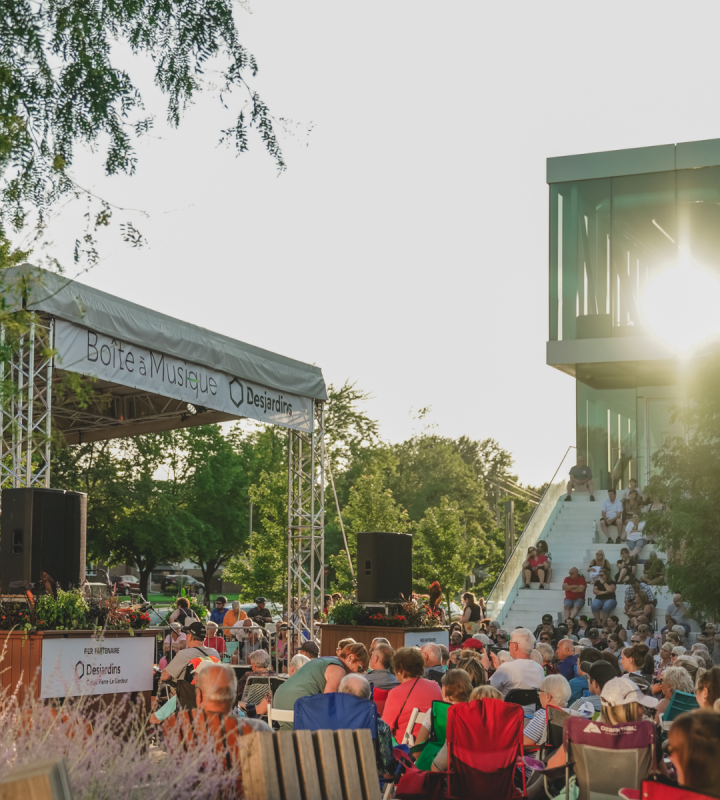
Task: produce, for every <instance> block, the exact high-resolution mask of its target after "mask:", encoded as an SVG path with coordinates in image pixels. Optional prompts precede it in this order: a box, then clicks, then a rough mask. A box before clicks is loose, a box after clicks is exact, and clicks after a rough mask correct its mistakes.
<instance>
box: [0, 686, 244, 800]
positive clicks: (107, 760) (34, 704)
mask: <svg viewBox="0 0 720 800" xmlns="http://www.w3.org/2000/svg"><path fill="white" fill-rule="evenodd" d="M18 689H19V686H18V687H16V689H15V691H14V692H13V693H8V692H4V693H2V694H0V780H2V779H3V778H5V777H7V776H8V775H9V773H10V772H11V771H12V770H13V769H14V768H15V767H19V766H25V765H27V764H30V763H32V762H34V761H37V760H39V759H46V758H53V757H58V756H59V757H63V758H65V759H66V762H67V766H68V773H69V777H70V784H71V788H72V792H73V798H74V800H117V798H118V797H122V798H124V800H146V799H147V800H208V798H231V797H232V798H235V797H239V796H241V794H242V790H241V785H240V767H239V764H238V763H237V762H236V763H235V764H234V765H233V766H232V767H231V768H230V769H227V768H226V764H225V759H224V756H223V754H222V753H221V752H219V751H218V748H217V745H216V742H215V740H213V739H206V740H203V738H202V737H200V739H199V740H198V741H197V742H193V743H192V745H191V746H189V747H187V750H186V748H185V745H184V744H183V743H182V742H181V741H180V739H179V738H178V735H177V734H176V733H174V732H173V731H168V732H166V733H165V734H161V735H160V736H158V737H156V736H155V734H154V733H153V731H152V729H151V728H150V726H149V725H148V723H147V716H146V713H145V709H144V707H143V706H142V704H133V703H131V702H130V700H129V698H123V700H122V701H120V702H115V703H110V704H107V705H104V704H102V703H99V702H98V700H99V698H98V697H91V698H89V697H80V698H71V699H66V700H64V701H41V700H36V699H33V698H31V697H29V696H30V695H32V694H33V692H31V691H29V692H26V693H25V695H26V699H25V700H24V701H22V702H20V701H19V692H18ZM103 699H104V698H103Z"/></svg>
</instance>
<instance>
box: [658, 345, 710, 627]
mask: <svg viewBox="0 0 720 800" xmlns="http://www.w3.org/2000/svg"><path fill="white" fill-rule="evenodd" d="M694 367H695V373H694V377H693V378H692V379H691V380H690V381H689V383H688V388H687V402H686V404H685V405H684V406H682V407H681V406H678V408H677V409H676V411H675V418H676V419H679V420H680V421H681V422H682V423H683V426H684V429H685V432H686V436H685V437H669V438H668V439H667V440H666V442H665V445H664V446H663V447H662V448H661V449H660V450H659V451H658V452H657V453H656V454H655V455H654V457H653V467H654V470H655V472H656V477H655V478H654V479H653V480H652V481H651V482H650V484H649V486H648V491H649V492H650V494H651V495H657V496H659V497H660V498H661V499H662V502H663V503H664V504H665V505H666V506H667V510H666V512H665V513H664V514H662V515H661V516H658V515H652V519H649V520H648V524H649V525H650V526H651V528H652V529H653V530H654V531H657V532H658V533H659V539H658V544H659V545H660V547H661V548H662V549H664V550H665V551H666V552H667V554H668V566H667V570H666V576H667V580H668V585H669V587H670V588H671V590H672V591H673V592H679V593H680V594H682V596H683V599H684V600H685V602H686V603H688V604H689V606H690V608H691V610H692V614H693V617H695V618H696V619H701V618H704V617H708V618H712V619H718V618H720V562H718V559H717V558H714V557H713V556H712V555H711V554H714V553H715V552H716V550H717V521H718V519H720V352H719V351H718V350H717V349H716V350H715V351H714V352H712V353H710V354H708V355H707V356H705V357H704V358H702V359H698V360H697V362H696V363H694Z"/></svg>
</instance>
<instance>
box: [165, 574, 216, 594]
mask: <svg viewBox="0 0 720 800" xmlns="http://www.w3.org/2000/svg"><path fill="white" fill-rule="evenodd" d="M181 589H189V590H190V591H191V592H196V593H197V592H202V591H204V590H205V584H204V583H202V582H201V581H199V580H197V579H196V578H193V576H192V575H166V576H165V577H164V578H163V579H162V581H161V583H160V590H161V591H162V593H163V594H171V593H173V592H179V591H180V590H181Z"/></svg>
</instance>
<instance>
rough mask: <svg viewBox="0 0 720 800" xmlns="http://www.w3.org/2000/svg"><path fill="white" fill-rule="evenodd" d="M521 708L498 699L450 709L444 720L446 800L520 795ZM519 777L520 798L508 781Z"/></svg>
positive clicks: (497, 799) (501, 799) (503, 798)
mask: <svg viewBox="0 0 720 800" xmlns="http://www.w3.org/2000/svg"><path fill="white" fill-rule="evenodd" d="M524 719H525V714H524V713H523V710H522V707H521V706H518V705H515V704H513V703H505V702H504V701H503V700H493V699H490V698H487V699H484V700H473V701H471V702H469V703H456V704H455V705H453V706H450V708H449V709H448V715H447V748H448V774H447V793H446V797H447V798H448V800H466V798H467V800H470V798H477V797H487V798H492V800H511V798H516V797H524V796H525V790H526V786H525V771H524V770H523V769H521V770H519V771H517V772H516V770H515V765H516V762H517V760H518V758H520V759H522V757H523V720H524ZM516 774H517V775H521V776H522V783H523V789H522V793H521V792H520V791H519V790H518V789H517V788H516V787H515V784H514V782H513V778H514V776H515V775H516Z"/></svg>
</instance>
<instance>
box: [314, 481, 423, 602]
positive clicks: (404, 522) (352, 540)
mask: <svg viewBox="0 0 720 800" xmlns="http://www.w3.org/2000/svg"><path fill="white" fill-rule="evenodd" d="M343 521H344V523H345V532H346V534H347V538H348V545H349V547H350V553H351V555H352V560H353V570H354V571H355V574H357V535H358V533H361V532H362V531H392V532H395V533H405V532H406V531H407V530H408V517H407V513H406V512H405V510H404V509H402V508H401V507H400V506H399V505H398V504H397V503H396V502H395V499H394V498H393V495H392V492H391V491H390V490H389V489H386V488H385V487H384V478H383V476H382V474H380V475H363V476H362V477H360V478H359V479H358V481H357V483H356V484H355V485H354V486H353V487H352V488H351V489H350V500H349V502H348V504H347V505H346V506H345V508H344V509H343ZM329 561H330V565H331V566H332V568H333V569H334V571H335V580H334V583H333V591H335V592H345V591H351V590H352V589H353V586H352V576H351V574H350V565H349V564H348V560H347V555H346V553H345V551H344V550H341V551H340V552H339V553H337V554H335V555H330V556H329Z"/></svg>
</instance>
